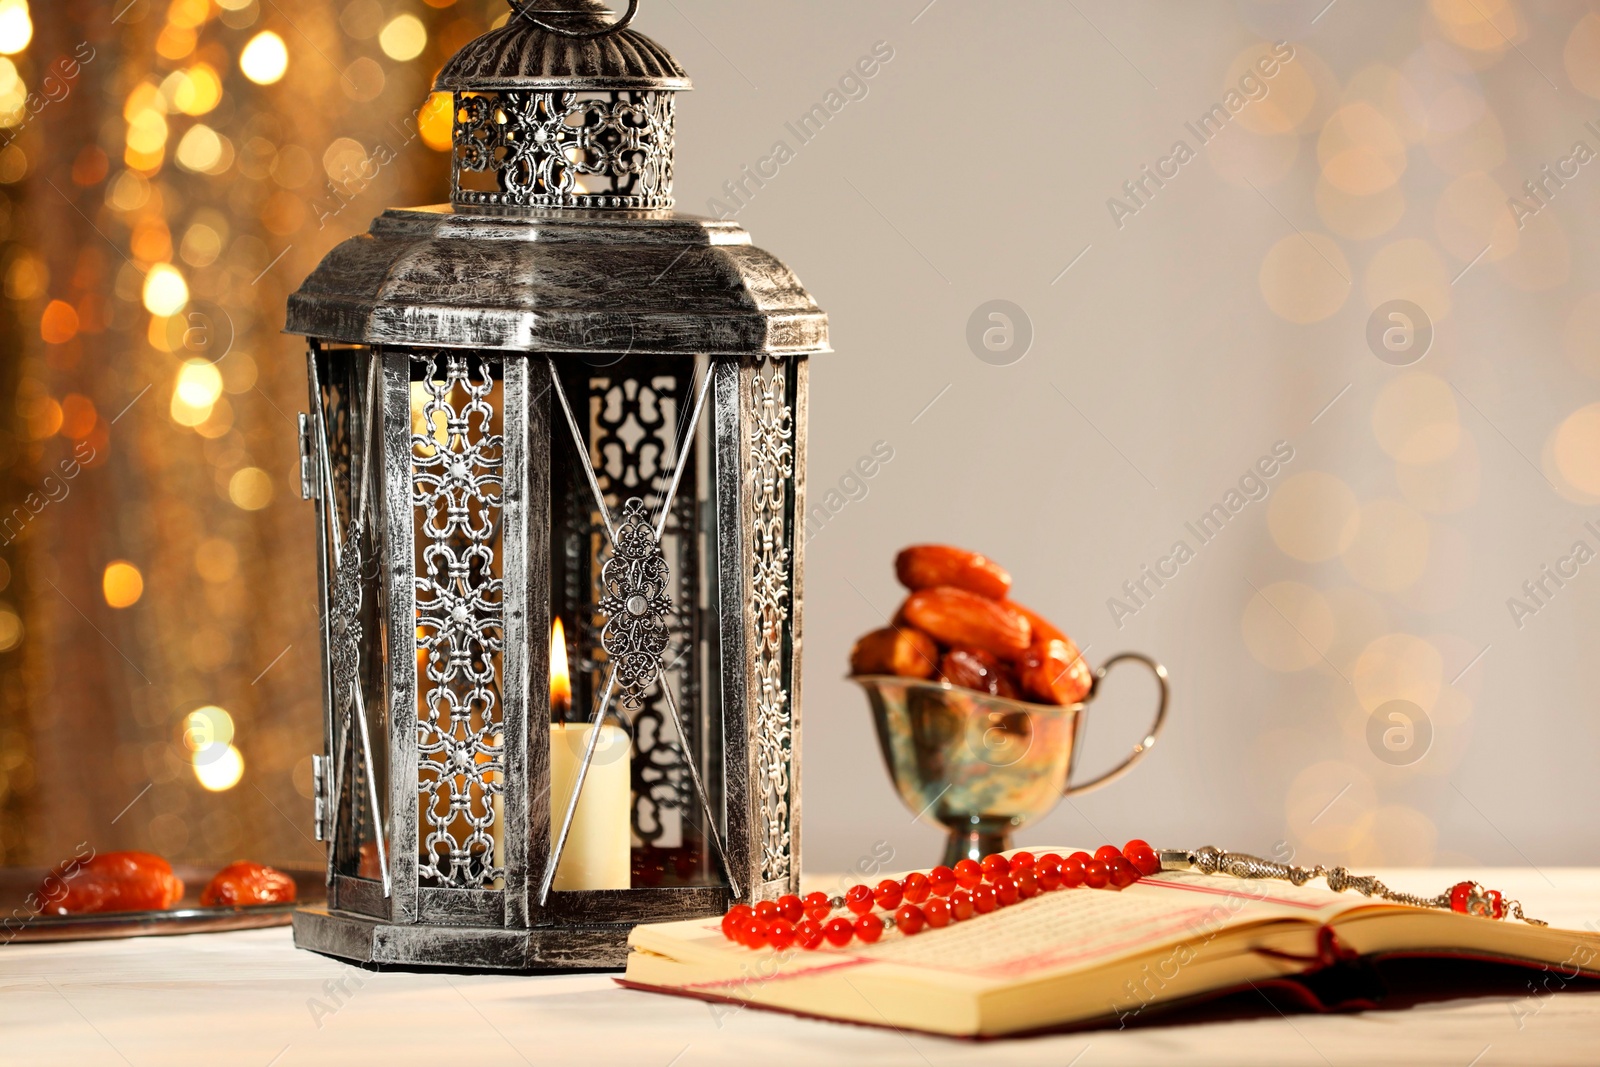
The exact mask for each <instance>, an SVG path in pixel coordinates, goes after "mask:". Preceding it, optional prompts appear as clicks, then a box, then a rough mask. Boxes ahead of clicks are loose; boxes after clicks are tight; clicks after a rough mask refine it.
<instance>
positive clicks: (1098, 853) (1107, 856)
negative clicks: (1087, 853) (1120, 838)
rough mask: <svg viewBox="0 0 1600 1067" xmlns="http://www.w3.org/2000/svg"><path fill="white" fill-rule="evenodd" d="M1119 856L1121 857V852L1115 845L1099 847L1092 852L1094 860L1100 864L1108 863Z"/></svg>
mask: <svg viewBox="0 0 1600 1067" xmlns="http://www.w3.org/2000/svg"><path fill="white" fill-rule="evenodd" d="M1120 855H1122V850H1121V849H1120V848H1118V847H1117V846H1116V845H1101V846H1100V847H1099V848H1097V849H1095V850H1094V858H1095V859H1097V860H1099V861H1100V862H1101V863H1110V862H1111V861H1112V860H1114V859H1116V858H1117V857H1118V856H1120Z"/></svg>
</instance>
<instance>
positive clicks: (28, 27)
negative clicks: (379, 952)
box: [0, 0, 33, 56]
mask: <svg viewBox="0 0 1600 1067" xmlns="http://www.w3.org/2000/svg"><path fill="white" fill-rule="evenodd" d="M32 40H33V19H32V18H31V17H29V14H28V0H0V54H4V55H8V56H9V55H16V54H17V53H18V52H20V51H22V50H23V49H24V48H26V47H28V42H30V41H32Z"/></svg>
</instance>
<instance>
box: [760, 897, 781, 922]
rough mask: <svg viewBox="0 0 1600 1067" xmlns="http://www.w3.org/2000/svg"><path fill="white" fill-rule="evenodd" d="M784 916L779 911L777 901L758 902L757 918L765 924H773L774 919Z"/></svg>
mask: <svg viewBox="0 0 1600 1067" xmlns="http://www.w3.org/2000/svg"><path fill="white" fill-rule="evenodd" d="M782 914H783V913H782V912H781V911H779V910H778V904H777V902H776V901H772V900H758V901H756V918H758V919H761V920H762V921H764V922H771V921H772V920H773V919H776V918H778V917H779V916H781V915H782Z"/></svg>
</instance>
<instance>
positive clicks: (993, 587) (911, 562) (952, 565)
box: [894, 545, 1011, 600]
mask: <svg viewBox="0 0 1600 1067" xmlns="http://www.w3.org/2000/svg"><path fill="white" fill-rule="evenodd" d="M894 573H895V577H896V578H899V579H900V584H901V585H903V586H905V587H906V588H907V589H910V590H912V591H913V592H915V591H916V590H918V589H933V588H935V587H938V586H949V587H952V588H955V589H965V590H966V591H967V592H969V593H976V594H978V595H979V596H981V597H988V598H989V599H990V600H1004V599H1005V598H1006V594H1007V593H1009V592H1010V591H1011V575H1009V574H1007V573H1006V570H1005V568H1004V567H1002V566H1000V565H999V564H998V563H996V562H994V561H993V560H991V559H988V558H987V557H985V556H980V555H978V553H976V552H968V551H967V550H966V549H964V548H952V547H950V546H949V545H913V546H911V547H910V548H907V549H903V550H902V551H901V552H900V554H899V555H898V556H896V557H895V558H894Z"/></svg>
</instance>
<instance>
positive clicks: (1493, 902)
mask: <svg viewBox="0 0 1600 1067" xmlns="http://www.w3.org/2000/svg"><path fill="white" fill-rule="evenodd" d="M1450 910H1451V911H1455V912H1460V913H1461V914H1462V915H1476V916H1479V917H1480V918H1485V919H1504V918H1505V917H1506V902H1505V899H1504V898H1503V897H1501V895H1500V892H1499V891H1498V890H1495V889H1485V888H1483V886H1481V885H1478V884H1477V883H1476V882H1457V883H1456V884H1455V885H1453V886H1451V887H1450Z"/></svg>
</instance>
